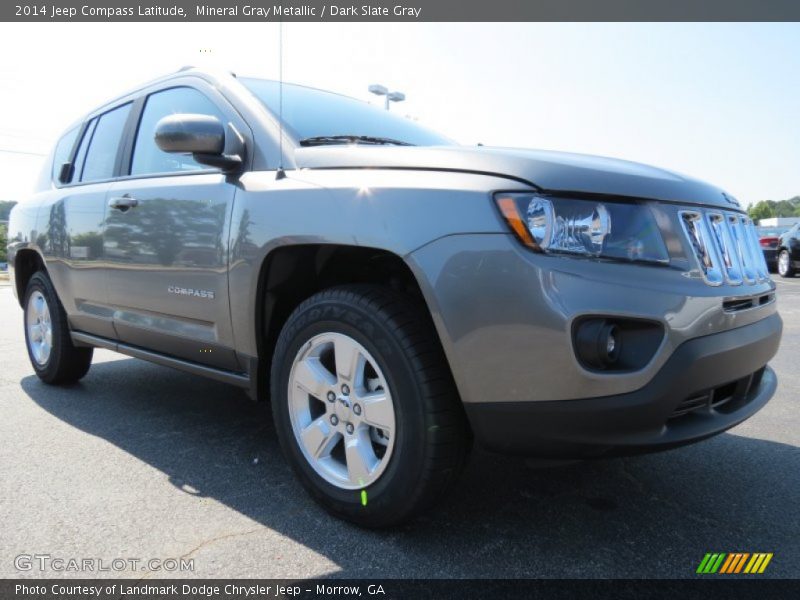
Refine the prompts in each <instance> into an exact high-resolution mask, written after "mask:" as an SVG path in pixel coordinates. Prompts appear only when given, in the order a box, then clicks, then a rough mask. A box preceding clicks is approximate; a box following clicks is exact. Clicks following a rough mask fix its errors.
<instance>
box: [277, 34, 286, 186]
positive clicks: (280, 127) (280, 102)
mask: <svg viewBox="0 0 800 600" xmlns="http://www.w3.org/2000/svg"><path fill="white" fill-rule="evenodd" d="M278 154H279V156H278V171H277V173H275V179H276V180H277V179H283V178H284V177H286V171H284V170H283V19H281V20H280V21H278Z"/></svg>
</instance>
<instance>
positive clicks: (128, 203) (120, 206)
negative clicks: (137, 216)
mask: <svg viewBox="0 0 800 600" xmlns="http://www.w3.org/2000/svg"><path fill="white" fill-rule="evenodd" d="M108 205H109V206H110V207H111V208H115V209H116V210H120V211H122V212H125V211H127V210H128V209H129V208H135V207H136V206H139V201H138V200H137V199H136V198H131V197H130V196H122V198H112V199H111V200H110V201H109V203H108Z"/></svg>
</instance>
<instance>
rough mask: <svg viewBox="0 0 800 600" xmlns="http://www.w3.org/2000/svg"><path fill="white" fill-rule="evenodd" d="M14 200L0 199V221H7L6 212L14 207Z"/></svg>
mask: <svg viewBox="0 0 800 600" xmlns="http://www.w3.org/2000/svg"><path fill="white" fill-rule="evenodd" d="M15 204H16V202H14V201H13V200H0V221H8V213H10V212H11V209H12V208H14V205H15Z"/></svg>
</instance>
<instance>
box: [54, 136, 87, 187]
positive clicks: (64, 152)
mask: <svg viewBox="0 0 800 600" xmlns="http://www.w3.org/2000/svg"><path fill="white" fill-rule="evenodd" d="M79 132H80V127H75V128H74V129H70V130H69V131H68V132H67V133H65V134H64V135H63V136H62V137H61V139H60V140H58V143H57V144H56V149H55V150H54V151H53V168H52V172H51V176H52V178H53V181H55V182H56V183H68V181H61V179H60V178H61V168H62V167H63V166H64V163H67V162H69V160H70V158H72V149H73V148H74V147H75V140H76V139H78V133H79Z"/></svg>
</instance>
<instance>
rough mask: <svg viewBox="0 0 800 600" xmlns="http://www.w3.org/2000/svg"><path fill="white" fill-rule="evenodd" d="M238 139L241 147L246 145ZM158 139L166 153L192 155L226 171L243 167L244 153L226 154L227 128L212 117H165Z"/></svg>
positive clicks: (197, 159) (186, 115)
mask: <svg viewBox="0 0 800 600" xmlns="http://www.w3.org/2000/svg"><path fill="white" fill-rule="evenodd" d="M234 133H236V132H234ZM236 137H237V139H236V140H235V141H236V142H237V146H243V143H242V140H241V137H240V136H236ZM155 140H156V145H157V146H158V147H159V148H160V149H161V150H162V151H164V152H170V153H176V154H191V155H192V158H194V159H195V160H196V161H197V162H199V163H201V164H205V165H209V166H212V167H219V168H221V169H222V170H232V169H235V168H237V167H239V166H240V165H241V164H242V157H241V153H237V154H225V126H224V125H223V124H222V123H221V122H220V120H219V119H218V118H217V117H213V116H211V115H196V114H176V115H169V116H167V117H164V118H163V119H161V120H160V121H159V122H158V123H156V132H155ZM242 149H243V148H239V150H240V151H241V150H242Z"/></svg>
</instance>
